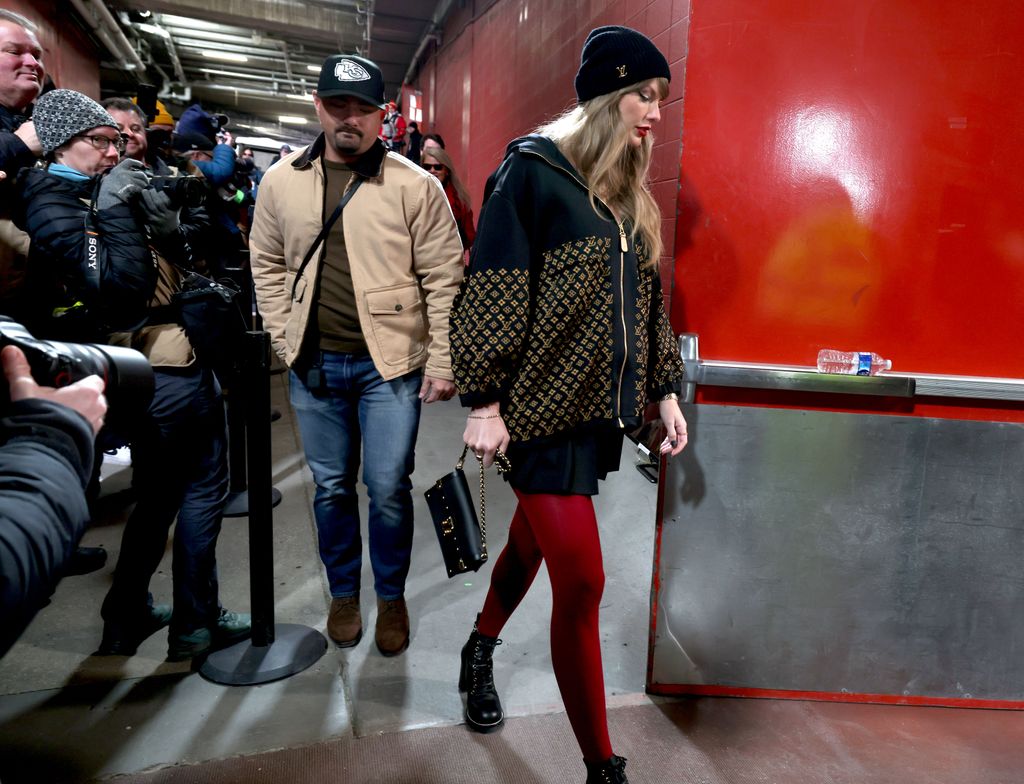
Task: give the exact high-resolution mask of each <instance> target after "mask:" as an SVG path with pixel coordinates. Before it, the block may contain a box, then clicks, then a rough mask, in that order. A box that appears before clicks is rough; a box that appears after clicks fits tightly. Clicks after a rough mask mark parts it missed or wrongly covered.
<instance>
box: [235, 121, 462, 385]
mask: <svg viewBox="0 0 1024 784" xmlns="http://www.w3.org/2000/svg"><path fill="white" fill-rule="evenodd" d="M324 144H325V142H324V137H323V135H322V134H321V136H320V137H319V138H318V139H317V140H316V141H315V142H314V143H313V144H312V145H311V146H310V147H308V148H306V149H305V150H300V151H298V152H294V153H292V154H290V155H289V156H287V157H286V158H285V159H284V160H283V161H281V163H279V164H277V165H275V166H274V167H272V168H271V169H269V170H268V171H267V172H266V174H264V175H263V182H262V183H261V185H260V197H259V199H257V201H256V212H255V216H254V217H253V226H252V233H251V234H250V237H249V248H250V254H251V263H252V275H253V282H254V284H255V288H256V299H257V302H258V303H259V308H260V313H261V314H262V315H263V324H264V327H265V328H266V329H267V331H268V332H270V339H271V342H272V344H273V346H274V349H275V350H276V351H277V353H278V354H279V355H280V357H281V359H282V360H284V362H285V364H287V365H289V366H291V365H292V364H293V363H294V362H295V361H296V359H297V358H298V356H299V352H300V350H301V349H302V347H303V341H304V339H305V336H306V330H307V328H308V326H309V322H310V316H311V314H312V315H313V317H314V318H315V313H316V306H315V303H314V300H315V296H316V291H317V281H318V278H319V275H320V265H321V263H322V262H323V258H324V245H323V243H321V246H320V248H319V250H318V252H317V253H315V254H314V255H313V258H312V259H311V260H310V262H309V264H307V265H306V267H305V269H304V270H303V272H302V276H301V277H300V278H298V280H296V275H297V274H298V271H299V267H300V265H301V264H302V260H303V258H305V255H306V253H307V252H308V251H309V249H310V247H311V246H312V244H313V240H314V239H315V238H316V236H317V234H318V233H319V232H320V229H321V228H322V227H323V222H324V213H325V210H326V214H327V215H330V214H331V213H332V212H333V211H334V207H335V205H333V204H328V205H326V206H325V205H324V173H323V162H322V155H323V151H324ZM352 169H353V170H354V172H355V177H353V179H352V182H351V183H350V184H349V186H348V187H349V188H351V187H352V185H353V184H354V183H355V182H356V177H359V178H362V182H361V184H360V186H359V190H358V191H356V193H355V194H354V195H353V196H352V200H351V201H350V202H349V203H348V204H347V205H346V206H345V209H344V211H343V212H342V215H341V217H340V218H339V219H338V220H340V221H341V223H342V227H343V229H344V233H345V247H346V249H347V251H348V258H349V264H350V266H351V272H352V285H353V288H354V291H355V300H356V308H357V309H358V311H359V324H360V326H361V328H362V332H363V336H364V337H365V338H366V345H367V348H368V350H369V352H370V356H371V357H372V359H373V363H374V366H375V367H376V369H377V371H378V372H379V373H380V374H381V376H382V377H383V378H384V379H385V380H389V379H393V378H398V377H399V376H401V375H404V374H405V373H408V372H409V371H411V370H415V369H416V368H420V367H424V366H425V373H426V374H427V375H429V376H433V377H434V378H440V379H451V378H452V371H451V360H450V358H449V351H448V314H449V312H450V311H451V305H452V300H453V299H454V298H455V293H456V291H457V290H458V286H459V283H460V282H461V280H462V273H463V265H462V243H460V242H459V234H458V230H457V229H456V226H455V220H454V219H453V217H452V211H451V208H450V207H449V206H448V200H447V199H446V198H445V195H444V191H443V190H442V189H441V184H440V183H439V182H438V181H437V178H435V177H433V176H432V175H430V174H428V173H427V172H425V171H423V169H421V168H419V167H418V166H416V165H415V164H413V163H411V162H410V161H409V160H408V159H406V158H403V157H402V156H400V155H397V154H395V153H389V152H387V151H386V150H385V149H384V146H383V144H381V143H380V142H377V143H375V144H374V146H373V147H371V148H370V150H369V151H368V152H366V153H365V154H364V155H362V156H361V157H360V158H359V159H358V160H357V161H356V162H355V163H353V164H352Z"/></svg>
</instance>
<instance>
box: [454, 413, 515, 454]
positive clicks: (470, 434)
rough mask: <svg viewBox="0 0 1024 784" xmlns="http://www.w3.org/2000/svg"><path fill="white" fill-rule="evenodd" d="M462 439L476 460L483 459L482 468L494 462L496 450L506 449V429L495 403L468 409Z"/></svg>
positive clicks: (504, 450) (507, 440) (507, 438)
mask: <svg viewBox="0 0 1024 784" xmlns="http://www.w3.org/2000/svg"><path fill="white" fill-rule="evenodd" d="M462 441H463V443H464V444H466V446H468V447H469V449H470V451H471V452H473V454H474V455H476V458H477V460H481V461H483V464H484V468H487V467H489V466H490V465H491V464H493V463H494V453H495V452H496V451H498V450H499V449H500V450H501V451H502V452H503V453H504V452H507V451H508V442H509V437H508V429H507V428H506V427H505V420H503V419H502V418H501V414H500V413H499V409H498V404H497V403H491V404H490V405H487V406H481V407H480V408H474V409H471V410H470V412H469V416H467V417H466V430H465V432H464V433H463V434H462Z"/></svg>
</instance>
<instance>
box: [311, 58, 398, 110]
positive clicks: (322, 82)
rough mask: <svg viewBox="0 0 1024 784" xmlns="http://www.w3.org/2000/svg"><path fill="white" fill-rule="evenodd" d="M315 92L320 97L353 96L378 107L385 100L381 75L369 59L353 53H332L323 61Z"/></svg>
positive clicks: (382, 104)
mask: <svg viewBox="0 0 1024 784" xmlns="http://www.w3.org/2000/svg"><path fill="white" fill-rule="evenodd" d="M316 94H317V95H318V96H320V97H321V98H334V97H336V96H339V95H353V96H355V97H356V98H360V99H362V100H364V101H366V102H367V103H370V104H373V105H374V106H377V107H379V108H381V109H383V108H385V107H386V106H387V103H386V102H385V100H384V76H383V75H382V74H381V72H380V68H378V67H377V64H376V63H374V62H373V61H372V60H367V59H366V58H365V57H359V56H358V55H354V54H334V55H331V56H330V57H328V58H327V59H326V60H324V64H323V67H322V68H321V69H320V79H319V81H317V83H316Z"/></svg>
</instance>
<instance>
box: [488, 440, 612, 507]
mask: <svg viewBox="0 0 1024 784" xmlns="http://www.w3.org/2000/svg"><path fill="white" fill-rule="evenodd" d="M622 435H623V434H622V430H620V429H619V428H617V427H614V426H612V425H610V424H609V425H606V426H604V427H598V428H587V429H586V430H581V429H575V430H569V431H566V432H564V433H557V434H555V435H553V436H548V437H546V438H538V439H532V440H530V441H525V442H512V443H511V444H509V447H508V459H509V462H511V463H512V471H511V472H510V473H509V474H507V475H506V476H505V478H506V479H507V480H508V482H509V484H511V485H512V487H514V488H515V489H516V490H521V491H523V492H524V493H553V494H556V495H597V481H598V480H599V479H605V478H606V477H607V476H608V474H610V473H611V472H612V471H618V470H619V458H620V457H621V456H622Z"/></svg>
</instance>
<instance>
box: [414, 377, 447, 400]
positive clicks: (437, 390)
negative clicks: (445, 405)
mask: <svg viewBox="0 0 1024 784" xmlns="http://www.w3.org/2000/svg"><path fill="white" fill-rule="evenodd" d="M454 394H455V382H454V381H448V380H447V379H444V378H434V377H433V376H427V375H424V376H423V384H422V386H420V400H422V401H423V402H424V403H433V402H434V401H435V400H449V399H451V396H452V395H454Z"/></svg>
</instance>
